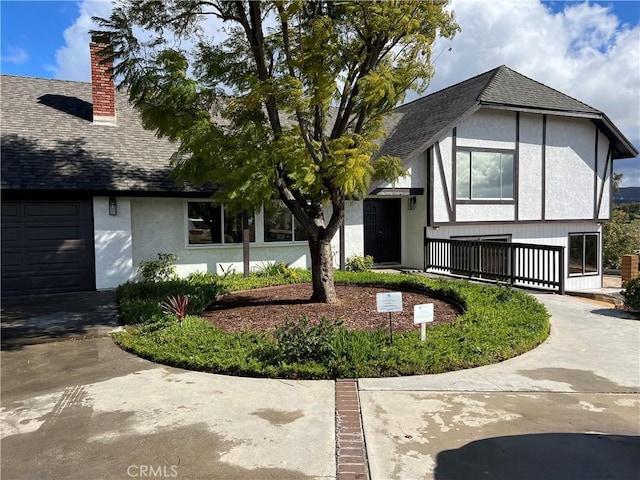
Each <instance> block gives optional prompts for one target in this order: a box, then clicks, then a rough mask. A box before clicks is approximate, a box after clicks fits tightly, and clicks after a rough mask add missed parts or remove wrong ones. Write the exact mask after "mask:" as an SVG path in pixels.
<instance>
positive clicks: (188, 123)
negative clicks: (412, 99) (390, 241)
mask: <svg viewBox="0 0 640 480" xmlns="http://www.w3.org/2000/svg"><path fill="white" fill-rule="evenodd" d="M446 5H447V0H443V1H440V0H414V1H410V0H406V1H393V0H391V1H359V2H340V1H273V2H258V1H223V0H209V1H203V0H169V1H163V0H130V1H120V2H117V4H116V8H115V9H114V10H113V13H112V15H111V17H110V18H108V19H97V20H98V22H99V24H100V26H101V28H102V30H101V31H100V32H93V33H94V35H97V36H98V37H100V36H102V40H103V42H104V43H109V44H110V45H111V48H110V49H109V50H108V51H107V53H108V54H109V55H110V57H111V59H112V60H115V67H114V73H115V74H116V75H117V76H118V78H121V79H122V82H121V84H120V86H124V87H126V88H127V89H128V92H129V96H130V101H131V102H132V103H133V104H134V105H135V106H136V107H137V109H138V110H139V111H140V113H141V116H142V120H143V122H144V126H145V127H146V128H149V129H153V130H155V131H156V133H157V134H158V135H160V136H164V137H167V138H169V139H171V140H173V141H175V142H176V143H177V145H178V151H177V153H176V154H175V156H174V158H173V162H174V166H175V168H176V173H177V175H178V178H180V179H182V180H188V181H190V182H192V183H194V184H196V185H198V184H203V183H206V182H211V183H212V184H214V185H215V186H216V187H217V188H218V191H217V193H216V195H215V196H214V200H215V199H217V200H219V201H224V202H225V203H226V204H227V205H228V207H229V208H231V209H233V210H236V211H242V210H251V209H254V208H257V207H258V206H259V205H260V204H262V203H263V202H264V201H265V200H267V199H269V198H280V199H281V200H283V201H284V202H285V204H286V205H287V207H288V208H289V209H290V210H291V211H292V213H293V214H294V216H295V217H296V219H297V221H298V222H300V224H301V225H302V226H303V227H304V228H305V229H306V230H307V232H308V234H309V243H310V248H311V254H312V255H311V256H312V262H313V268H314V269H315V268H316V267H317V266H318V265H319V264H318V263H317V262H316V258H315V257H314V252H316V253H318V255H316V256H317V257H318V259H317V260H318V261H320V260H322V262H321V263H323V265H324V263H326V260H327V258H326V257H327V254H326V253H323V254H320V253H319V252H320V250H318V249H319V248H320V247H318V245H317V244H318V242H320V243H323V244H326V243H327V242H330V240H331V238H333V236H334V235H335V233H336V232H337V230H338V228H339V227H340V225H341V224H342V222H343V219H344V202H345V200H348V199H352V198H362V197H364V196H365V195H366V194H367V191H368V188H369V186H370V183H371V181H372V180H373V179H385V180H387V181H390V182H394V181H395V180H397V179H398V177H400V176H403V175H406V171H405V170H404V168H403V167H402V163H401V160H400V159H399V158H394V157H386V156H380V157H377V158H376V157H375V153H376V151H377V142H379V140H380V138H381V137H382V135H383V134H384V131H383V128H382V127H383V124H382V122H383V118H384V116H385V115H386V114H388V113H390V111H391V110H392V109H393V108H394V107H395V106H396V105H397V104H399V103H400V102H402V101H403V100H404V98H405V94H406V92H407V91H408V90H410V89H413V90H416V91H418V92H420V91H423V90H424V88H426V86H427V84H428V81H429V79H430V77H431V76H432V74H433V67H432V65H431V63H430V58H431V47H432V46H433V44H434V42H435V40H436V38H437V37H438V35H440V36H444V37H447V38H451V37H453V35H454V34H455V33H456V31H457V30H458V26H457V24H456V23H455V21H454V18H453V14H452V12H450V11H449V10H447V9H446V8H445V7H446ZM212 17H215V18H217V19H218V21H219V20H222V22H223V23H222V25H223V28H222V31H219V32H214V34H213V35H211V34H210V30H211V18H212ZM325 205H331V207H332V212H333V213H332V214H331V217H330V218H329V219H328V221H327V220H325V218H324V213H323V208H322V207H323V206H325ZM328 255H329V260H331V258H330V251H329V253H328ZM322 268H323V270H324V273H323V275H324V276H325V277H326V276H327V275H328V276H329V277H330V279H331V280H332V270H331V271H329V270H330V269H329V267H327V266H326V265H325V266H323V267H322ZM331 268H332V267H331ZM315 280H316V278H315V275H314V292H315V291H316V282H315ZM314 296H315V293H314Z"/></svg>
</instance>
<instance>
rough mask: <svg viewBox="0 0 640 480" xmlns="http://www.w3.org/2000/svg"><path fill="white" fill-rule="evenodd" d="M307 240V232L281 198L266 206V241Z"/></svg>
mask: <svg viewBox="0 0 640 480" xmlns="http://www.w3.org/2000/svg"><path fill="white" fill-rule="evenodd" d="M305 240H307V232H306V231H305V229H304V228H303V227H302V226H301V225H299V224H298V223H297V222H296V220H295V218H294V217H293V214H292V213H291V212H290V211H289V209H288V208H287V207H286V206H285V204H284V203H283V202H282V201H280V200H274V201H272V202H271V203H270V204H265V206H264V241H265V242H300V241H305Z"/></svg>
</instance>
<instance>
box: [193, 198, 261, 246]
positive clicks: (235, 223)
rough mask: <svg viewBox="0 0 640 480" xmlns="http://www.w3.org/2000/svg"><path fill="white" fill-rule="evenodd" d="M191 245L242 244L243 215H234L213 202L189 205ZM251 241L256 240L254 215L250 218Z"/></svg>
mask: <svg viewBox="0 0 640 480" xmlns="http://www.w3.org/2000/svg"><path fill="white" fill-rule="evenodd" d="M187 214H188V221H187V224H188V226H187V229H188V233H189V245H211V244H233V243H242V215H232V214H230V213H229V212H227V211H225V209H224V207H223V206H222V205H213V204H211V202H189V203H188V204H187ZM249 232H250V241H251V242H255V240H256V229H255V221H254V218H253V215H251V216H250V217H249Z"/></svg>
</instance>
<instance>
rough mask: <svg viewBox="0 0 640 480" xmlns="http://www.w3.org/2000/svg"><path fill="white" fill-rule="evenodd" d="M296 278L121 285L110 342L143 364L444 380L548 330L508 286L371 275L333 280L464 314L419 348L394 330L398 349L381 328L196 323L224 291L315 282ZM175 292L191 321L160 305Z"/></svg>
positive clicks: (538, 309)
mask: <svg viewBox="0 0 640 480" xmlns="http://www.w3.org/2000/svg"><path fill="white" fill-rule="evenodd" d="M294 277H295V278H290V277H289V278H284V277H283V276H282V275H279V276H275V277H268V276H251V277H249V278H243V277H240V276H231V277H227V278H221V277H208V278H206V280H205V279H202V278H201V279H199V280H198V281H193V280H185V281H174V282H166V283H162V284H131V285H125V286H123V287H121V288H119V289H118V298H119V300H120V312H121V315H123V317H124V320H125V324H126V325H127V328H126V330H125V331H124V332H119V333H116V334H114V340H115V342H116V343H117V344H118V345H120V346H121V347H122V348H124V349H125V350H128V351H130V352H132V353H135V354H137V355H139V356H141V357H144V358H147V359H149V360H152V361H156V362H159V363H163V364H167V365H173V366H176V367H181V368H187V369H192V370H202V371H207V372H212V373H222V374H230V375H244V376H257V377H278V378H296V379H316V378H318V379H319V378H325V379H328V378H353V377H386V376H399V375H419V374H428V373H442V372H448V371H453V370H460V369H465V368H471V367H477V366H481V365H486V364H490V363H496V362H500V361H502V360H505V359H508V358H512V357H514V356H516V355H520V354H522V353H524V352H526V351H528V350H531V349H532V348H535V347H536V346H537V345H539V344H540V343H541V342H543V341H544V340H545V339H546V338H547V335H548V332H549V315H548V313H547V311H546V309H545V308H544V306H543V305H541V304H540V303H539V302H537V301H536V300H535V299H534V298H533V297H531V296H529V295H526V294H525V293H523V292H520V291H516V290H513V289H511V288H509V287H501V286H492V285H481V284H476V283H470V282H466V281H445V280H434V279H430V278H427V277H424V276H418V275H406V274H399V275H394V274H381V273H375V272H364V273H348V272H336V277H335V279H336V282H338V283H344V284H359V285H376V286H382V287H387V288H394V289H398V290H413V291H420V292H424V293H426V294H428V295H433V296H437V297H440V298H445V299H449V300H451V301H453V302H455V303H457V304H459V305H462V306H463V307H464V309H465V311H464V313H463V314H461V315H460V316H459V317H458V318H457V319H456V320H455V321H454V323H452V324H448V325H438V326H434V327H429V328H428V329H427V340H426V342H422V341H421V339H420V332H419V331H412V332H408V333H394V335H393V344H390V342H389V334H388V331H386V330H384V329H382V330H378V331H347V330H345V329H344V328H342V327H341V326H340V323H339V321H337V322H335V321H334V320H335V319H327V322H325V323H324V325H323V326H321V325H318V326H315V327H314V326H309V325H308V324H305V319H300V321H298V322H290V323H289V324H288V325H287V326H285V327H282V328H281V329H279V331H278V332H277V333H276V335H272V334H267V333H262V332H251V331H247V332H242V333H228V332H224V331H222V330H220V329H218V328H216V327H214V326H212V325H211V324H210V323H208V322H207V321H206V320H204V319H202V318H199V317H198V316H197V315H198V314H200V313H201V312H202V309H203V308H204V306H205V305H206V304H207V303H208V302H210V301H212V300H214V299H215V297H216V296H217V295H219V294H221V293H224V292H230V291H237V290H244V289H249V288H256V287H262V286H267V285H278V284H283V283H294V282H303V281H309V276H308V273H304V272H303V273H301V274H300V275H295V276H294ZM176 294H177V295H181V294H188V295H190V300H191V302H193V303H190V305H193V306H192V307H191V308H192V309H191V310H190V312H189V313H190V315H188V316H187V317H185V318H184V320H183V321H182V322H180V323H179V322H177V321H176V318H175V317H173V316H171V315H164V314H163V313H162V311H161V309H160V307H158V306H157V304H158V303H159V302H160V301H162V300H164V299H166V296H168V295H176ZM154 302H155V304H154ZM297 351H299V352H301V353H300V355H299V358H296V356H295V352H297ZM292 352H293V353H292ZM302 352H304V355H303V353H302ZM315 353H317V354H315Z"/></svg>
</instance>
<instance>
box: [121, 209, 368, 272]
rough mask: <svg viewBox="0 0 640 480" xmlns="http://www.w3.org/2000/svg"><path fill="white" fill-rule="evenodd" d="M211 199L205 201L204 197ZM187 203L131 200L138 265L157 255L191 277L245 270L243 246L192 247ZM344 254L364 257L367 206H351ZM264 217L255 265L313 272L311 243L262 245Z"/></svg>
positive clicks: (259, 221) (259, 226)
mask: <svg viewBox="0 0 640 480" xmlns="http://www.w3.org/2000/svg"><path fill="white" fill-rule="evenodd" d="M205 200H206V199H205ZM188 201H197V200H187V199H178V198H135V199H132V219H131V225H132V238H133V249H132V250H133V265H134V268H135V269H137V268H138V266H139V265H140V262H142V261H145V260H152V259H155V258H156V257H157V254H158V253H174V254H176V255H178V257H179V258H178V260H177V261H176V269H177V271H178V273H179V274H181V275H186V274H188V273H191V272H194V271H202V272H209V273H217V274H221V273H223V270H225V271H226V270H228V269H234V270H235V271H237V272H242V270H243V258H242V245H241V244H234V245H217V246H216V245H211V246H209V245H188V236H187V207H186V205H187V202H188ZM345 214H346V224H345V225H346V227H345V242H346V247H345V253H346V255H347V256H349V255H351V254H352V253H359V254H362V251H363V249H364V247H363V245H364V237H363V229H362V227H361V224H362V202H353V203H347V205H346V211H345ZM262 225H263V222H262V214H261V213H260V212H258V213H256V242H254V243H252V244H251V251H250V266H251V268H252V269H256V268H260V266H263V265H265V264H267V263H270V262H280V261H283V262H285V263H286V264H287V265H290V266H294V267H299V268H309V267H310V266H311V258H310V255H309V248H308V245H307V243H306V242H269V243H265V242H263V241H262V240H263V238H264V233H263V227H262ZM332 245H333V251H334V253H335V258H334V260H335V262H338V261H339V235H338V234H336V236H335V237H334V239H333V242H332Z"/></svg>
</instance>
